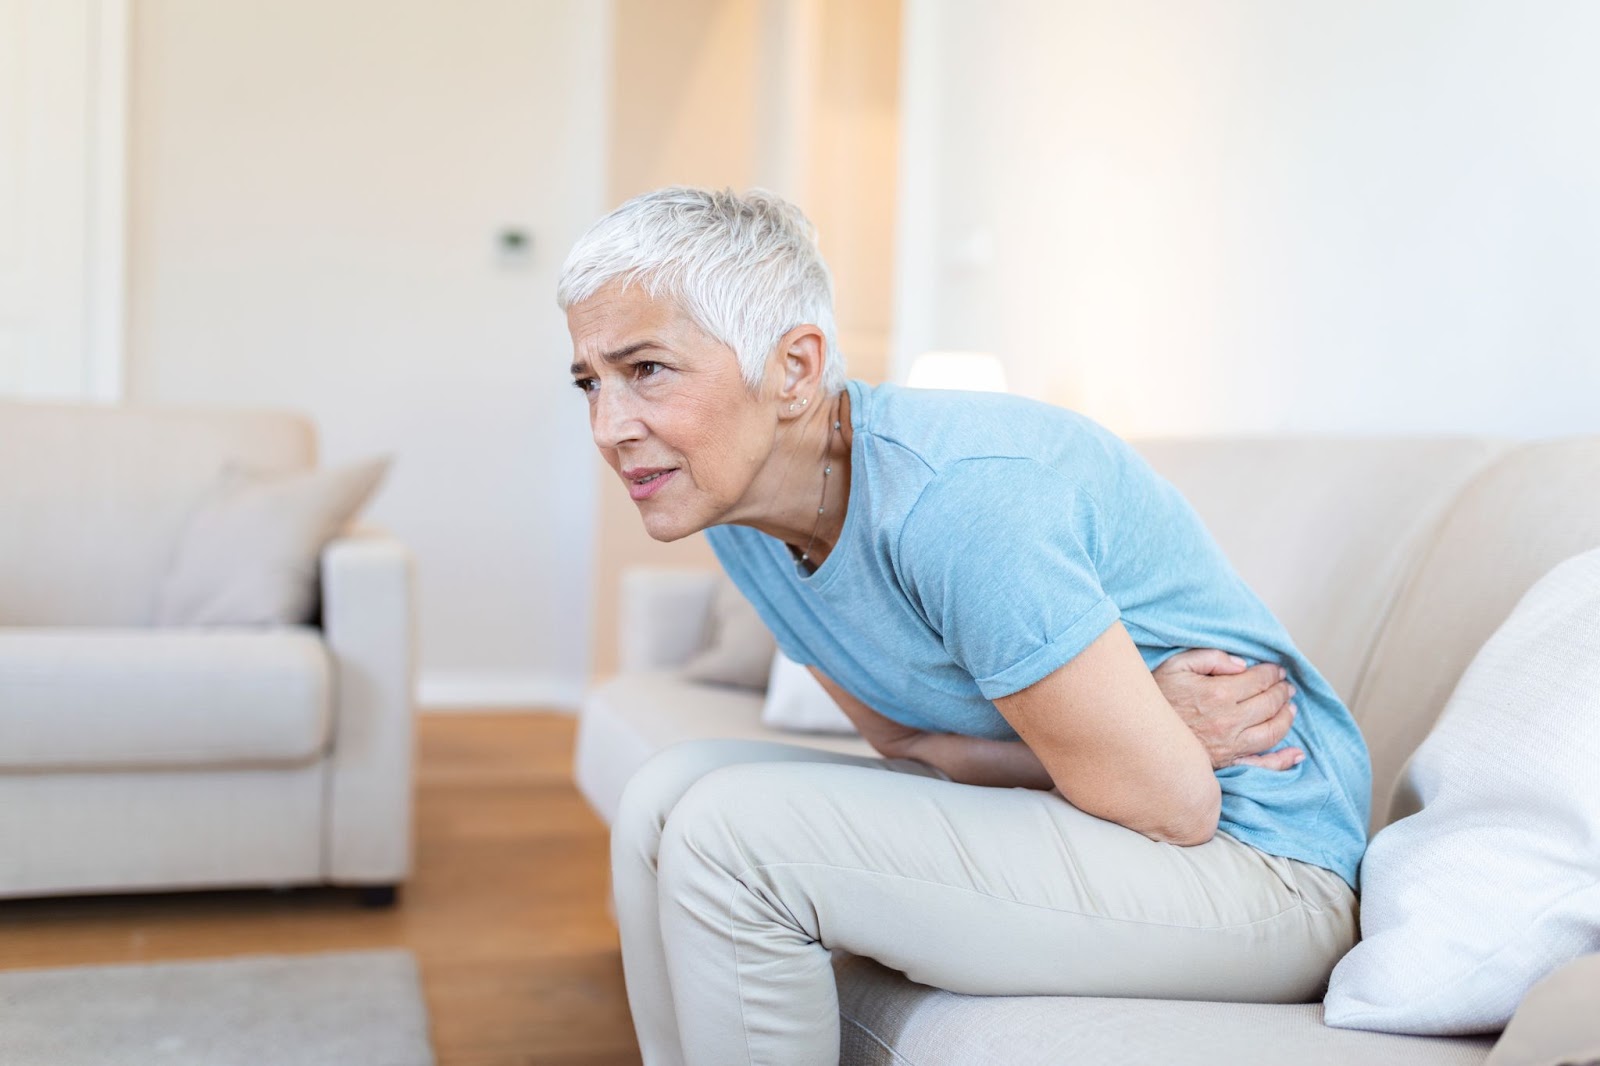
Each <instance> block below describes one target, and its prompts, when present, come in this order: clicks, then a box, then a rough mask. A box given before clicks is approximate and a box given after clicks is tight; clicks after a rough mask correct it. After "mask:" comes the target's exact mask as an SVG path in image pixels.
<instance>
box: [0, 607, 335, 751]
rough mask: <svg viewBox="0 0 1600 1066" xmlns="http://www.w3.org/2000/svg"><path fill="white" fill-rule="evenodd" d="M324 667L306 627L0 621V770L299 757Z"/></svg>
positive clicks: (317, 745) (319, 701)
mask: <svg viewBox="0 0 1600 1066" xmlns="http://www.w3.org/2000/svg"><path fill="white" fill-rule="evenodd" d="M329 674H330V670H329V662H328V655H327V652H326V650H325V649H324V646H323V642H322V640H321V638H320V635H319V634H318V633H317V632H316V631H315V630H312V629H282V630H277V631H273V632H265V633H263V632H255V631H249V632H239V631H212V632H202V633H185V632H171V631H169V632H161V631H158V630H148V629H70V628H61V629H56V628H51V629H0V771H8V770H9V771H18V770H31V771H37V770H66V769H73V770H88V769H94V770H110V769H156V768H183V767H207V768H210V767H216V766H222V765H251V766H281V765H285V764H294V763H300V762H305V761H307V760H309V759H313V758H316V757H318V756H320V755H321V754H322V752H323V749H324V747H325V746H326V744H327V740H328V730H329V718H330V713H329V703H330V685H329Z"/></svg>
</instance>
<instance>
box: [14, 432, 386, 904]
mask: <svg viewBox="0 0 1600 1066" xmlns="http://www.w3.org/2000/svg"><path fill="white" fill-rule="evenodd" d="M315 461H316V439H315V434H314V432H313V429H312V426H311V425H310V423H308V422H307V421H306V420H305V419H304V418H301V417H298V416H294V415H289V414H278V413H266V412H227V413H224V412H213V411H203V410H187V409H160V408H139V407H103V406H91V405H71V404H53V403H31V402H4V403H0V898H6V897H28V896H51V895H62V894H85V893H107V892H149V891H167V890H177V889H199V888H223V887H243V886H271V887H275V888H276V887H283V886H289V885H297V884H335V885H350V886H359V887H360V888H361V889H362V896H363V898H364V899H365V900H366V901H367V902H369V903H374V904H384V903H389V902H392V901H393V899H394V893H395V887H396V886H397V885H398V884H399V883H400V882H402V881H404V880H405V879H406V877H407V875H408V873H409V871H410V869H411V855H412V838H411V801H412V750H413V733H414V722H413V702H412V691H413V687H414V686H413V673H414V658H415V656H414V646H415V638H414V632H413V630H414V625H415V615H414V612H413V609H412V562H411V558H410V556H409V555H408V553H407V551H406V550H405V548H404V547H403V546H402V545H400V544H399V543H398V542H396V541H395V540H393V539H392V538H390V537H387V536H384V535H382V534H379V533H376V532H365V533H361V532H354V531H352V532H350V533H349V534H348V535H341V536H339V537H337V538H336V539H335V540H334V541H333V542H332V543H330V544H328V545H327V547H326V549H325V550H324V551H323V552H322V553H321V556H320V559H319V560H317V561H316V564H315V567H314V570H315V572H316V576H317V577H318V579H319V580H320V598H321V608H320V617H319V619H318V620H317V622H316V624H312V625H283V626H259V627H205V628H200V627H194V628H160V627H157V626H154V625H153V624H152V619H153V618H154V616H155V615H154V601H155V598H156V591H157V588H158V586H159V584H160V582H161V580H162V577H163V574H164V573H165V572H166V570H167V568H168V566H169V564H170V562H171V559H172V557H173V554H174V550H175V546H176V545H177V543H178V541H179V537H180V533H181V531H182V530H183V528H184V522H185V519H186V517H187V516H188V515H189V514H190V512H191V510H192V509H193V508H194V507H195V506H196V501H197V500H199V499H201V497H202V495H203V493H204V492H205V491H206V490H207V488H208V486H210V485H211V484H213V483H214V482H215V481H216V479H217V477H218V475H219V471H221V470H222V469H223V467H224V466H225V465H226V464H228V463H230V462H231V463H238V464H241V465H243V466H246V467H249V468H252V469H255V470H259V471H270V472H285V473H286V472H291V471H303V470H309V469H311V468H313V466H314V464H315Z"/></svg>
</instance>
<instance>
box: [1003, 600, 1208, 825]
mask: <svg viewBox="0 0 1600 1066" xmlns="http://www.w3.org/2000/svg"><path fill="white" fill-rule="evenodd" d="M994 705H995V708H996V709H997V710H998V711H999V712H1000V713H1001V714H1002V715H1003V716H1004V717H1005V719H1006V721H1008V722H1010V723H1011V727H1012V728H1013V729H1015V730H1016V731H1017V735H1018V736H1020V737H1021V738H1022V739H1023V740H1024V741H1025V742H1026V743H1027V745H1028V747H1030V748H1032V749H1033V751H1034V753H1035V754H1037V755H1038V756H1039V761H1040V762H1041V763H1042V764H1043V765H1044V767H1045V769H1046V770H1047V771H1048V772H1049V774H1050V778H1051V780H1053V781H1054V782H1055V784H1056V787H1057V788H1059V789H1060V790H1061V794H1062V795H1063V796H1065V797H1066V798H1067V799H1068V800H1069V801H1071V803H1072V804H1073V806H1075V807H1077V808H1079V809H1080V810H1083V811H1086V812H1088V813H1089V814H1093V815H1095V816H1096V817H1099V818H1104V819H1106V820H1107V821H1111V822H1116V823H1117V824H1119V825H1125V826H1127V827H1128V828H1129V829H1133V830H1135V831H1137V832H1140V833H1143V834H1144V835H1145V836H1147V837H1150V838H1151V839H1153V840H1160V841H1164V842H1166V843H1170V844H1181V845H1194V844H1203V843H1205V842H1206V841H1208V840H1210V839H1211V838H1212V836H1214V835H1215V834H1216V831H1217V820H1218V818H1219V816H1220V814H1221V809H1222V790H1221V788H1220V786H1219V785H1218V783H1217V779H1216V775H1215V774H1214V773H1213V771H1212V767H1211V757H1210V756H1209V755H1208V754H1207V752H1206V749H1205V746H1204V745H1203V744H1201V742H1200V740H1199V739H1198V738H1197V737H1196V736H1195V735H1194V733H1192V732H1190V731H1189V728H1188V727H1187V726H1186V725H1184V723H1183V720H1182V719H1181V718H1179V717H1178V715H1177V713H1176V712H1175V711H1174V710H1173V709H1172V706H1171V705H1170V704H1169V703H1168V702H1167V701H1166V699H1165V698H1164V697H1163V696H1162V694H1161V689H1160V688H1159V687H1158V686H1157V685H1156V681H1155V678H1154V677H1152V676H1151V674H1150V671H1149V669H1148V668H1146V666H1145V664H1144V660H1143V658H1141V657H1140V655H1139V649H1138V648H1137V647H1135V646H1134V643H1133V640H1132V638H1130V637H1129V636H1128V633H1127V630H1125V629H1123V628H1122V623H1121V622H1116V623H1113V624H1112V626H1111V627H1110V628H1109V629H1107V630H1106V631H1105V632H1104V633H1102V634H1101V635H1100V636H1099V637H1098V638H1096V639H1095V641H1094V643H1092V644H1090V645H1089V646H1088V647H1087V648H1085V649H1084V650H1083V651H1082V652H1080V653H1079V654H1078V655H1077V656H1076V657H1074V658H1073V659H1072V660H1071V661H1070V662H1068V663H1067V664H1066V665H1065V666H1062V667H1061V668H1060V669H1058V670H1056V671H1055V672H1054V673H1052V674H1050V675H1049V676H1048V677H1045V678H1044V679H1043V680H1041V681H1038V682H1036V683H1035V684H1033V685H1030V686H1028V687H1027V688H1025V689H1023V690H1022V691H1020V692H1015V693H1013V694H1011V695H1009V696H1002V697H1001V698H999V699H997V700H995V701H994Z"/></svg>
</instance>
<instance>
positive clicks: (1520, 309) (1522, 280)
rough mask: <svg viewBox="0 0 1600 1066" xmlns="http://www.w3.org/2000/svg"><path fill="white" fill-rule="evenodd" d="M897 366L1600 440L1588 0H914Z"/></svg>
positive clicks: (1071, 388) (1262, 411) (1597, 183)
mask: <svg viewBox="0 0 1600 1066" xmlns="http://www.w3.org/2000/svg"><path fill="white" fill-rule="evenodd" d="M905 41H906V51H905V56H904V63H905V66H904V68H903V69H904V83H903V97H902V100H903V112H902V114H903V124H902V134H903V137H904V140H903V155H902V164H901V175H902V179H901V193H902V196H901V204H900V208H901V215H900V219H899V224H900V237H899V245H900V246H899V250H898V254H897V297H896V304H897V329H898V336H897V339H896V345H895V362H896V367H897V370H898V372H899V373H900V374H901V375H902V376H903V374H904V370H905V368H906V365H907V362H908V359H909V357H910V356H911V355H912V354H914V353H915V352H917V351H921V350H925V349H929V348H987V349H991V350H995V351H997V352H999V354H1000V355H1001V356H1002V358H1003V359H1004V360H1005V361H1006V363H1007V364H1008V370H1009V372H1010V376H1011V379H1012V381H1013V383H1014V386H1015V387H1016V388H1017V389H1018V390H1019V391H1022V392H1025V393H1028V394H1032V395H1035V396H1040V397H1043V398H1047V399H1050V400H1052V401H1055V402H1059V403H1063V404H1066V405H1068V406H1073V407H1076V408H1078V409H1080V410H1083V411H1085V412H1086V413H1088V414H1090V415H1091V416H1094V417H1096V418H1099V419H1101V420H1102V421H1104V422H1106V423H1107V424H1108V425H1110V426H1111V427H1112V428H1113V429H1116V430H1117V431H1119V432H1121V433H1124V434H1127V435H1147V434H1172V433H1228V432H1244V433H1251V432H1307V433H1315V432H1355V433H1367V432H1413V431H1414V432H1451V431H1460V432H1467V433H1503V434H1508V435H1513V436H1544V435H1554V434H1562V433H1580V432H1588V433H1593V432H1600V63H1597V62H1596V61H1595V57H1596V56H1597V55H1600V4H1594V3H1591V2H1589V0H1541V2H1539V3H1537V4H1527V3H1521V2H1516V0H1405V2H1395V0H1208V2H1206V3H1182V2H1177V0H1172V2H1158V0H1036V2H1026V0H993V2H990V3H986V4H983V5H977V4H971V3H968V2H966V0H907V3H906V8H905Z"/></svg>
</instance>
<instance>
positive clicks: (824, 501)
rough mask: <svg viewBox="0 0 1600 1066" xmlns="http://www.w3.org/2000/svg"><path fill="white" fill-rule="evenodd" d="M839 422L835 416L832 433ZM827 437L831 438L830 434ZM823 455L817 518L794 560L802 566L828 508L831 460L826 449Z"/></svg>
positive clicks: (809, 555)
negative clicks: (820, 493) (804, 544)
mask: <svg viewBox="0 0 1600 1066" xmlns="http://www.w3.org/2000/svg"><path fill="white" fill-rule="evenodd" d="M840 424H841V423H840V421H839V419H837V418H835V419H834V420H833V432H834V433H837V432H839V428H840ZM829 439H830V440H831V439H832V437H831V434H830V438H829ZM823 455H824V458H823V460H822V495H821V497H820V498H819V499H818V500H817V520H816V521H815V522H813V523H811V536H810V537H809V538H808V539H807V540H806V546H805V547H804V548H803V549H801V552H800V555H799V557H798V558H797V559H796V560H795V562H797V563H798V564H800V565H801V566H802V567H803V566H805V565H807V563H809V562H810V560H811V546H812V545H813V544H815V543H816V542H817V530H819V529H821V528H822V516H823V514H825V513H826V512H827V510H828V475H829V474H832V473H833V462H832V460H830V459H828V458H827V457H826V455H827V452H826V450H824V452H823ZM790 550H791V551H793V550H794V549H792V548H791V549H790Z"/></svg>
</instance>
